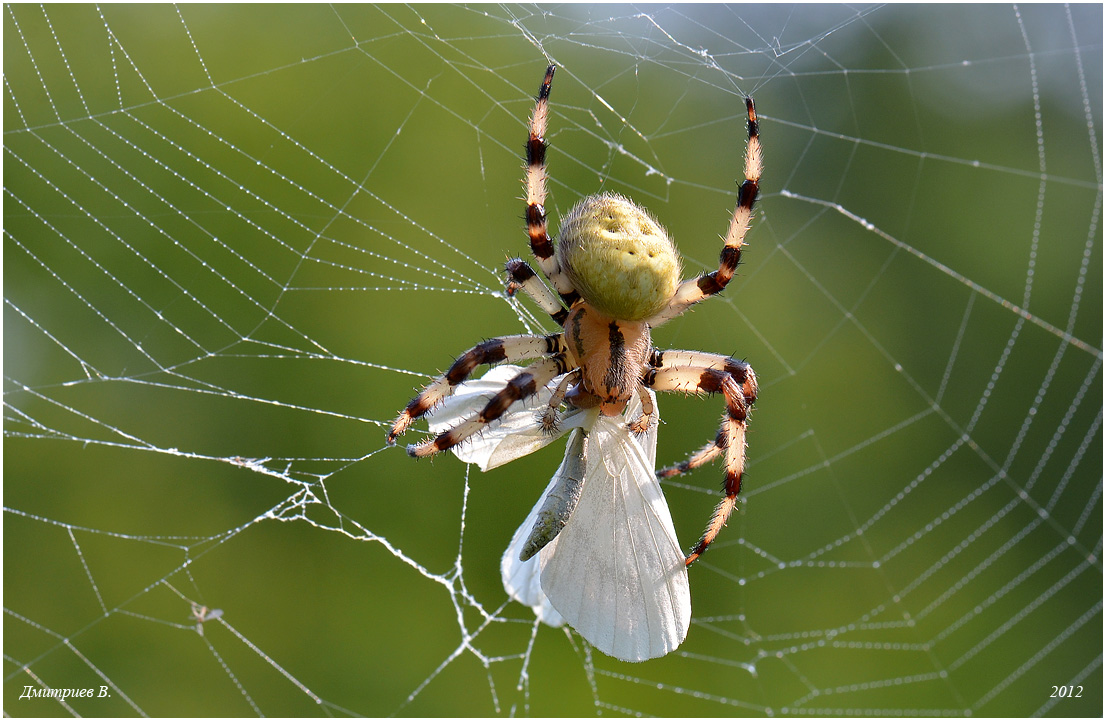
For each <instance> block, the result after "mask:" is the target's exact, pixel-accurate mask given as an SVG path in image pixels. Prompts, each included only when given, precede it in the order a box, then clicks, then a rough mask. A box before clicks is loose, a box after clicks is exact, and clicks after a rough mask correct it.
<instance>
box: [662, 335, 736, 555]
mask: <svg viewBox="0 0 1106 721" xmlns="http://www.w3.org/2000/svg"><path fill="white" fill-rule="evenodd" d="M708 355H709V354H708ZM746 371H747V373H746V376H749V375H750V374H751V371H748V368H747V367H746ZM643 383H644V384H645V385H646V386H648V387H650V388H652V389H653V390H656V391H682V392H684V393H697V394H700V393H722V394H723V395H724V396H725V398H726V414H725V415H724V416H723V417H722V428H721V430H720V431H719V433H718V438H717V439H716V441H715V444H714V445H715V446H716V447H718V450H717V451H715V450H713V449H712V448H711V447H710V446H707V447H705V448H703V449H702V450H700V451H699V452H698V453H696V454H695V455H694V456H692V459H693V460H696V461H698V463H699V464H701V463H705V462H706V461H707V460H709V459H711V458H713V457H715V456H717V455H718V454H719V453H721V452H723V451H724V452H725V454H726V460H725V480H724V482H723V493H724V496H723V498H722V501H721V502H720V503H719V504H718V506H717V507H716V508H715V509H714V514H713V515H712V516H711V519H710V522H709V523H708V524H707V527H706V530H704V531H703V535H702V537H701V538H700V539H699V542H698V543H697V544H695V547H694V548H692V549H691V552H690V553H689V554H688V556H687V558H686V559H685V561H684V563H685V564H686V565H688V566H690V565H691V564H692V563H694V562H695V561H696V559H698V558H699V556H701V555H703V553H704V552H705V551H706V550H707V548H708V547H709V546H710V544H711V543H713V542H714V539H715V538H717V537H718V533H719V532H720V531H721V530H722V527H723V526H725V525H726V521H727V520H728V519H729V517H730V514H731V513H732V512H733V509H734V507H735V506H736V505H737V496H738V494H739V493H740V492H741V477H742V475H743V474H744V472H745V429H746V422H747V420H748V416H749V406H748V405H747V404H746V402H745V394H744V393H743V392H742V389H741V386H740V385H738V382H737V379H736V378H735V377H734V376H733V375H732V374H731V373H729V372H728V371H726V370H722V369H719V368H703V367H696V366H673V367H668V368H659V369H657V368H653V369H649V370H648V371H646V373H645V377H644V379H643ZM754 385H755V382H754ZM688 462H689V463H690V461H688Z"/></svg>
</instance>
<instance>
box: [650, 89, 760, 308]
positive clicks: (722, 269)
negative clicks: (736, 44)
mask: <svg viewBox="0 0 1106 721" xmlns="http://www.w3.org/2000/svg"><path fill="white" fill-rule="evenodd" d="M745 110H746V113H747V114H748V117H749V142H748V144H747V145H746V146H745V180H744V182H742V184H741V187H740V188H739V189H738V191H737V206H736V207H735V208H734V212H733V217H732V218H731V219H730V229H729V231H728V232H727V233H726V242H725V245H723V246H722V253H721V255H719V257H718V270H713V271H711V272H710V273H707V274H706V275H701V276H699V277H698V278H690V279H688V280H685V281H684V282H683V283H681V284H680V285H679V287H678V288H676V292H675V294H673V296H672V300H671V301H670V302H669V304H668V306H667V307H666V308H664V310H662V311H661V312H660V313H657V314H656V315H655V316H653V317H652V318H650V319H649V325H650V326H651V327H653V328H656V327H657V326H659V325H660V324H662V323H666V322H668V321H670V320H672V319H673V318H675V317H676V316H678V315H680V314H681V313H683V312H684V311H686V310H687V309H688V308H690V307H691V306H693V305H695V304H696V303H698V302H699V301H701V300H703V299H705V298H709V297H710V296H712V295H715V294H717V293H721V292H722V290H723V289H724V288H725V287H726V286H727V285H729V282H730V281H731V280H733V276H734V272H735V271H736V270H737V266H738V263H740V262H741V248H742V247H743V246H744V245H745V233H746V232H747V231H748V230H749V222H750V220H751V219H752V217H753V204H754V203H756V200H757V194H758V192H759V189H760V173H761V169H762V167H763V157H762V155H761V151H760V127H759V123H758V122H757V113H756V110H755V109H754V107H753V99H752V98H745Z"/></svg>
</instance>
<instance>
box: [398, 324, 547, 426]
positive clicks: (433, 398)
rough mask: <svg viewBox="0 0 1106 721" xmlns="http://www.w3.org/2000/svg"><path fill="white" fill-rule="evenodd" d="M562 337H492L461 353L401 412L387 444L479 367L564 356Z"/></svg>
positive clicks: (447, 395)
mask: <svg viewBox="0 0 1106 721" xmlns="http://www.w3.org/2000/svg"><path fill="white" fill-rule="evenodd" d="M564 350H565V346H564V338H563V337H562V335H561V334H560V333H556V334H553V335H544V336H543V335H509V336H503V337H500V338H492V339H490V340H486V341H484V342H483V343H480V344H478V345H475V346H473V347H472V348H470V349H469V350H467V351H465V352H464V353H462V354H461V355H460V356H459V357H458V358H457V360H455V361H454V362H453V365H452V366H450V367H449V370H448V371H446V372H445V373H443V374H442V375H440V376H438V377H437V378H436V379H434V380H433V381H431V383H430V384H429V385H428V386H426V387H425V388H423V390H422V392H420V393H419V394H418V395H417V396H415V397H414V398H413V399H411V402H410V403H408V404H407V407H406V408H404V409H403V411H401V412H400V414H399V417H398V418H396V420H395V422H394V423H392V428H391V430H390V431H388V436H387V441H388V443H389V444H392V443H395V441H396V438H397V437H398V436H399V435H400V434H401V433H403V432H404V431H406V430H407V428H408V427H409V426H410V425H411V423H412V422H413V421H414V420H415V419H416V418H420V417H421V416H424V415H426V414H427V413H428V412H429V411H430V410H431V409H432V408H434V406H436V405H438V403H440V402H441V401H442V400H444V399H445V398H447V397H449V396H450V395H452V394H453V391H454V390H455V389H456V388H457V386H459V385H460V384H461V383H463V382H464V381H465V380H466V379H467V378H468V377H469V376H470V375H472V372H473V371H474V370H476V369H477V367H479V366H481V365H491V364H494V363H500V362H502V361H508V362H511V363H517V362H519V361H524V360H532V359H535V358H545V357H547V356H553V355H559V354H562V353H564Z"/></svg>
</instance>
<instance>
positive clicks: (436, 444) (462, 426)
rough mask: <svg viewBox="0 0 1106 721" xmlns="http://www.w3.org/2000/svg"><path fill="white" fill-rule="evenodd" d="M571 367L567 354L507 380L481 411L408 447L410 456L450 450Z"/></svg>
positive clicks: (543, 360) (545, 361)
mask: <svg viewBox="0 0 1106 721" xmlns="http://www.w3.org/2000/svg"><path fill="white" fill-rule="evenodd" d="M568 370H569V363H568V360H567V359H566V358H565V357H564V354H560V355H556V356H553V357H551V358H544V359H542V360H540V361H538V362H536V363H533V364H532V365H530V366H528V367H527V368H526V369H525V370H523V371H521V372H520V373H519V374H518V375H516V376H515V377H514V378H512V379H511V380H510V381H508V382H507V387H506V388H504V389H503V390H501V391H499V392H498V393H496V394H495V395H494V396H492V397H491V398H490V399H489V400H488V403H487V405H485V406H484V409H483V410H481V411H480V412H479V413H477V414H476V415H474V416H472V417H470V418H466V419H465V420H463V421H461V422H460V423H458V424H457V425H455V426H453V427H452V428H450V429H449V430H446V431H442V432H441V433H439V434H438V435H437V437H435V438H428V439H427V440H425V441H423V442H422V443H417V444H413V445H410V446H407V453H408V455H410V456H413V457H415V458H425V457H426V456H432V455H434V454H435V453H441V452H442V451H448V450H449V449H450V448H453V447H454V446H456V445H458V444H459V443H461V442H463V441H464V440H465V439H467V438H469V437H471V436H472V435H474V434H475V433H478V432H479V431H481V430H482V429H483V428H484V427H485V426H487V425H488V424H489V423H491V422H492V421H495V420H497V419H498V418H500V417H501V416H502V415H503V414H504V413H506V412H507V409H508V408H510V407H511V406H512V405H514V404H515V403H516V402H518V401H521V400H523V399H526V398H529V397H530V396H532V395H534V394H535V393H537V392H538V391H539V390H541V389H542V388H544V387H545V386H546V384H548V383H549V381H551V380H553V379H554V378H555V377H557V376H558V375H560V374H562V373H566V372H567V371H568Z"/></svg>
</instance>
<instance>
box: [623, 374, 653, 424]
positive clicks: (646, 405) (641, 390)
mask: <svg viewBox="0 0 1106 721" xmlns="http://www.w3.org/2000/svg"><path fill="white" fill-rule="evenodd" d="M637 397H638V400H639V401H641V415H639V416H638V417H637V418H635V419H634V420H632V421H630V422H629V423H627V424H626V427H627V428H629V429H630V432H631V433H634V434H636V435H641V434H642V433H645V432H646V431H647V430H649V423H650V422H651V420H652V418H653V413H655V412H656V408H655V407H654V404H653V398H652V397H651V396H650V395H649V391H647V390H646V389H645V386H643V385H641V384H640V383H639V384H638V387H637Z"/></svg>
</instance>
